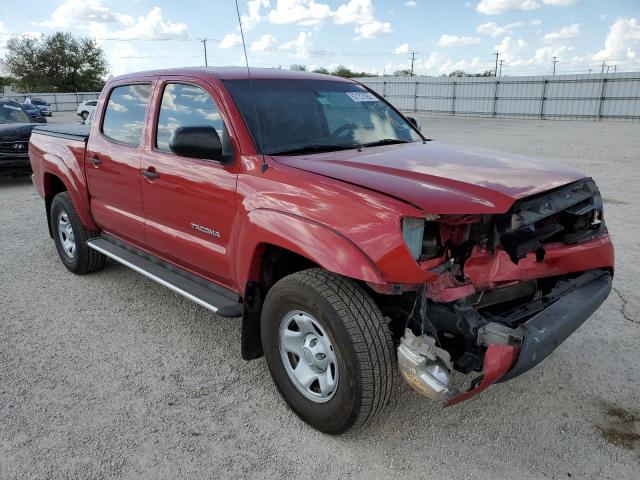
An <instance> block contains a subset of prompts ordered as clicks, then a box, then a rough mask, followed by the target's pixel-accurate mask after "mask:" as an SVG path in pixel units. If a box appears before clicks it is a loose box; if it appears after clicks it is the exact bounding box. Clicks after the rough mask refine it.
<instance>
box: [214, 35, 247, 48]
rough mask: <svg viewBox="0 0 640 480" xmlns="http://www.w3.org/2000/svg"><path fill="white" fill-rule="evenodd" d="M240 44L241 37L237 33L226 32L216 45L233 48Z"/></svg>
mask: <svg viewBox="0 0 640 480" xmlns="http://www.w3.org/2000/svg"><path fill="white" fill-rule="evenodd" d="M238 45H242V37H241V36H240V34H238V33H227V34H226V35H225V36H224V37H223V38H222V40H221V41H220V43H219V44H218V46H219V47H220V48H233V47H237V46H238Z"/></svg>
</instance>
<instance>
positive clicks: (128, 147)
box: [85, 83, 151, 245]
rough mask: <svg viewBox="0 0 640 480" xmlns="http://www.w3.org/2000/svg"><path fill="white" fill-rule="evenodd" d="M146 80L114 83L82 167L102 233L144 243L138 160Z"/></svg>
mask: <svg viewBox="0 0 640 480" xmlns="http://www.w3.org/2000/svg"><path fill="white" fill-rule="evenodd" d="M150 92H151V84H150V83H139V84H128V85H117V86H115V87H114V88H113V89H112V90H111V92H110V93H109V99H108V101H107V105H106V108H105V109H104V112H103V114H102V115H101V116H100V118H96V119H95V120H94V122H95V124H94V126H93V128H92V132H91V136H90V140H89V144H88V146H87V157H86V165H85V171H86V174H87V184H88V187H89V194H90V197H91V213H92V214H93V218H94V219H95V221H96V224H97V225H98V226H99V227H100V228H101V229H102V230H104V231H105V232H107V233H110V234H113V235H116V236H118V237H121V238H123V239H125V240H128V241H130V242H133V243H135V244H138V245H144V240H145V238H144V211H143V206H142V192H141V189H140V184H141V180H140V158H141V155H142V148H143V142H144V131H145V129H144V125H145V117H146V112H147V106H148V104H149V94H150Z"/></svg>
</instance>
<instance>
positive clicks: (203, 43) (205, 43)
mask: <svg viewBox="0 0 640 480" xmlns="http://www.w3.org/2000/svg"><path fill="white" fill-rule="evenodd" d="M200 41H201V42H202V45H203V46H204V66H205V67H208V66H209V63H208V62H207V39H206V38H203V39H202V40H200Z"/></svg>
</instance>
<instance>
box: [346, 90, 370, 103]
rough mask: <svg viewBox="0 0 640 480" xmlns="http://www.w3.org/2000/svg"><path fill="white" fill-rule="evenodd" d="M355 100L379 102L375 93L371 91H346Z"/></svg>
mask: <svg viewBox="0 0 640 480" xmlns="http://www.w3.org/2000/svg"><path fill="white" fill-rule="evenodd" d="M345 93H346V94H347V95H349V97H351V100H353V101H354V102H377V101H378V99H377V98H376V96H375V95H373V94H371V93H369V92H345Z"/></svg>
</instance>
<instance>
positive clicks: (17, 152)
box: [0, 99, 42, 171]
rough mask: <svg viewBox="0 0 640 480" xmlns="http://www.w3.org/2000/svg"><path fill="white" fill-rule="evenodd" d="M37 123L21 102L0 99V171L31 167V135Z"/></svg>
mask: <svg viewBox="0 0 640 480" xmlns="http://www.w3.org/2000/svg"><path fill="white" fill-rule="evenodd" d="M41 118H42V117H41ZM36 125H38V124H37V123H35V122H34V121H33V120H32V119H31V117H30V116H29V115H27V114H26V113H25V111H24V110H23V109H22V107H21V106H20V104H19V103H17V102H13V101H11V100H2V99H0V171H2V170H5V171H6V170H29V169H30V168H31V164H30V163H29V153H28V152H29V137H31V130H33V128H34V127H35V126H36Z"/></svg>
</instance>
